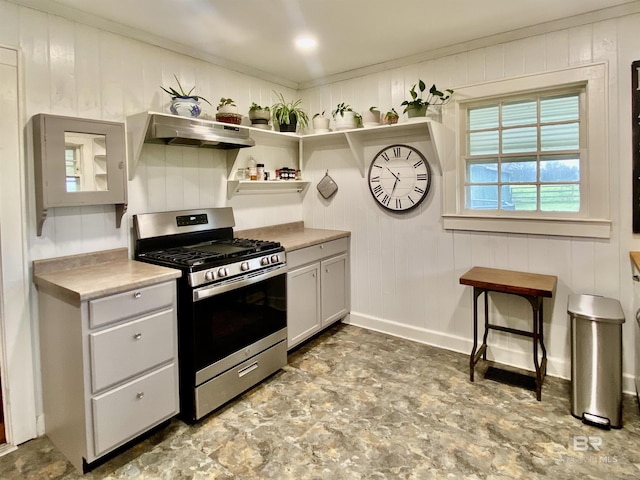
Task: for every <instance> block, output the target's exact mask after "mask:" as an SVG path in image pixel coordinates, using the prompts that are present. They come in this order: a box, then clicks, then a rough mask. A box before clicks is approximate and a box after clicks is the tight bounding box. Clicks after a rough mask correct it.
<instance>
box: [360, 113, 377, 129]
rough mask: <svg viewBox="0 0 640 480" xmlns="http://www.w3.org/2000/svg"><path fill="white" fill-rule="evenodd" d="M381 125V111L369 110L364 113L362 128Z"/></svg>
mask: <svg viewBox="0 0 640 480" xmlns="http://www.w3.org/2000/svg"><path fill="white" fill-rule="evenodd" d="M378 125H380V111H379V110H373V111H372V110H367V111H366V112H362V126H363V127H365V128H366V127H376V126H378Z"/></svg>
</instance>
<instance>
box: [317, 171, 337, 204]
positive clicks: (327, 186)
mask: <svg viewBox="0 0 640 480" xmlns="http://www.w3.org/2000/svg"><path fill="white" fill-rule="evenodd" d="M317 188H318V192H320V195H322V196H323V197H324V198H325V199H327V200H328V199H330V198H331V197H332V196H333V195H335V193H336V192H337V191H338V185H337V184H336V182H335V181H334V180H333V178H331V177H330V176H329V170H327V172H326V173H325V174H324V177H323V178H322V180H320V181H319V182H318V185H317Z"/></svg>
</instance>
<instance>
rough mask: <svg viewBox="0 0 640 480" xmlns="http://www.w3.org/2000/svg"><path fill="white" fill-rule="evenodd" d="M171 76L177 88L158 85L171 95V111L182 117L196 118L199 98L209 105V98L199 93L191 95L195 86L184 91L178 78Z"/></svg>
mask: <svg viewBox="0 0 640 480" xmlns="http://www.w3.org/2000/svg"><path fill="white" fill-rule="evenodd" d="M173 78H175V79H176V83H177V84H178V90H176V89H175V88H173V87H169V88H164V87H163V86H160V88H161V89H162V90H164V91H165V92H167V93H168V94H169V95H171V106H170V107H169V110H170V111H171V113H173V114H174V115H180V116H182V117H193V118H196V117H198V116H200V113H201V110H200V100H204V101H205V102H207V103H208V104H209V105H211V103H210V102H209V100H207V99H206V98H204V97H202V96H199V95H192V92H193V91H194V90H195V88H196V87H192V88H191V90H189V91H188V92H185V90H184V88H182V85H181V84H180V80H178V77H176V76H175V75H174V76H173Z"/></svg>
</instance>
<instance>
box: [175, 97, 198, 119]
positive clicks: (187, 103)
mask: <svg viewBox="0 0 640 480" xmlns="http://www.w3.org/2000/svg"><path fill="white" fill-rule="evenodd" d="M169 110H171V113H173V114H174V115H180V116H181V117H191V118H196V117H199V116H200V113H201V110H200V102H199V101H198V100H197V99H196V98H195V97H176V98H174V99H173V101H172V102H171V106H170V107H169Z"/></svg>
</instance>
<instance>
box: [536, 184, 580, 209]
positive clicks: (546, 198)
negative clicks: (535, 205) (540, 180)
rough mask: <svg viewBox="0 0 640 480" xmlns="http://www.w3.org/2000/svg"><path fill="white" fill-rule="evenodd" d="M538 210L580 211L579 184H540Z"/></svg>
mask: <svg viewBox="0 0 640 480" xmlns="http://www.w3.org/2000/svg"><path fill="white" fill-rule="evenodd" d="M540 210H542V211H543V212H578V211H580V185H578V184H565V185H563V184H554V185H540Z"/></svg>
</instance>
